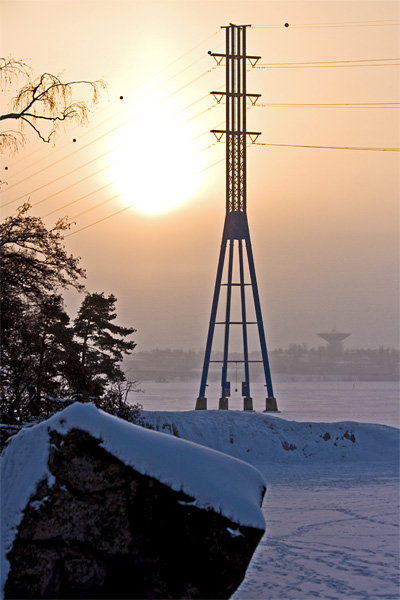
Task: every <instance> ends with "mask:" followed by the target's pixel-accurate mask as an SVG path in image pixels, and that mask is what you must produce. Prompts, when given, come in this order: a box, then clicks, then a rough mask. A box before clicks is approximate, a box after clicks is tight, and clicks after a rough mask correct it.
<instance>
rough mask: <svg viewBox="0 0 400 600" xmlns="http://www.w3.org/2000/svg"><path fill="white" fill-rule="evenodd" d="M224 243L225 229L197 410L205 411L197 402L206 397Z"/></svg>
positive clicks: (224, 249) (202, 405)
mask: <svg viewBox="0 0 400 600" xmlns="http://www.w3.org/2000/svg"><path fill="white" fill-rule="evenodd" d="M226 242H227V239H226V235H225V227H224V233H223V235H222V243H221V250H220V253H219V260H218V268H217V277H216V280H215V288H214V297H213V302H212V307H211V317H210V324H209V327H208V334H207V344H206V351H205V354H204V363H203V372H202V375H201V383H200V393H199V398H198V401H197V402H196V409H197V410H204V409H207V402H205V403H204V402H199V401H200V400H202V399H205V395H206V385H207V377H208V369H209V366H210V356H211V348H212V342H213V337H214V329H215V320H216V316H217V308H218V300H219V292H220V289H221V279H222V271H223V268H224V260H225V251H226ZM204 404H205V406H204ZM198 405H199V406H198ZM200 405H201V406H200Z"/></svg>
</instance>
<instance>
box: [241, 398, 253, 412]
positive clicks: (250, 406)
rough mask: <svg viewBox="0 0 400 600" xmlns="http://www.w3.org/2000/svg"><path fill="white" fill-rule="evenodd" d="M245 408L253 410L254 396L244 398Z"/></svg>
mask: <svg viewBox="0 0 400 600" xmlns="http://www.w3.org/2000/svg"><path fill="white" fill-rule="evenodd" d="M243 410H253V398H249V397H247V396H246V398H243Z"/></svg>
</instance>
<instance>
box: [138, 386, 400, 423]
mask: <svg viewBox="0 0 400 600" xmlns="http://www.w3.org/2000/svg"><path fill="white" fill-rule="evenodd" d="M138 387H139V388H140V390H141V391H139V392H137V393H133V394H131V397H130V398H131V401H132V402H135V403H136V402H138V403H139V404H142V406H143V409H144V410H165V411H171V410H172V411H182V410H193V409H194V408H195V405H196V398H197V396H198V395H199V384H198V382H196V381H187V382H181V381H178V382H174V381H171V382H163V383H161V382H160V383H157V382H154V381H144V382H142V383H140V384H139V386H138ZM235 389H238V392H235ZM239 391H240V388H239V386H238V387H237V388H236V387H235V384H233V387H232V390H231V397H230V399H229V408H230V409H233V410H242V409H243V400H242V397H241V395H240V394H239ZM251 394H252V397H253V407H254V410H255V411H257V412H262V411H263V410H264V408H265V396H266V394H265V388H264V387H263V385H262V384H257V383H255V384H254V385H253V386H252V392H251ZM219 395H220V386H219V384H218V383H211V384H209V386H208V388H207V399H208V400H207V406H208V408H209V409H217V408H218V398H219ZM274 395H275V397H276V398H277V402H278V409H279V414H280V416H281V417H283V418H285V419H288V420H293V421H314V422H318V421H324V422H333V421H358V422H360V423H380V424H382V425H390V426H393V427H400V402H399V398H400V384H399V382H392V381H390V382H358V381H357V382H352V381H344V382H343V381H338V382H336V381H335V382H334V381H329V382H328V381H327V382H315V381H297V382H296V381H277V382H276V383H274Z"/></svg>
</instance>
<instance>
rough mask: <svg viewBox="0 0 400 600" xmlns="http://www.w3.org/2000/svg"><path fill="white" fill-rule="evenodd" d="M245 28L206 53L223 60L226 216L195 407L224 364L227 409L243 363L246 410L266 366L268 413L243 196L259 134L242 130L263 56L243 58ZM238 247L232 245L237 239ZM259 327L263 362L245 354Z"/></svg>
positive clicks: (233, 29)
mask: <svg viewBox="0 0 400 600" xmlns="http://www.w3.org/2000/svg"><path fill="white" fill-rule="evenodd" d="M247 27H249V26H248V25H233V24H230V25H229V26H226V27H224V29H225V30H226V31H225V33H226V50H225V54H217V53H213V52H209V54H210V55H211V56H213V57H214V58H215V60H216V62H217V64H221V63H222V60H223V59H224V58H225V76H226V84H225V85H226V89H225V92H211V93H212V94H213V95H214V96H215V98H216V99H217V102H220V101H221V99H222V98H223V97H224V96H225V104H226V128H225V130H218V129H213V130H211V131H212V133H214V134H215V136H216V138H217V140H218V141H219V140H221V139H222V137H223V136H224V135H225V142H226V215H225V223H224V229H223V234H222V244H221V250H220V255H219V261H218V269H217V277H216V282H215V288H214V296H213V301H212V308H211V317H210V324H209V329H208V336H207V343H206V350H205V356H204V364H203V372H202V377H201V384H200V393H199V397H198V399H197V402H196V409H197V410H199V409H206V408H207V398H206V394H205V391H206V386H207V377H208V370H209V364H210V362H221V363H222V374H221V390H222V391H221V397H220V399H219V408H220V409H227V408H228V396H229V389H228V382H227V375H228V363H237V362H241V363H243V365H244V377H245V382H243V383H244V385H243V389H242V394H243V396H244V399H243V403H244V405H243V408H244V410H253V400H252V398H251V390H250V372H249V363H250V362H262V363H263V367H264V374H265V382H266V388H267V393H268V397H267V399H266V410H277V403H276V400H275V398H274V394H273V389H272V381H271V372H270V367H269V361H268V352H267V346H266V343H265V334H264V325H263V320H262V315H261V306H260V298H259V293H258V286H257V280H256V273H255V268H254V259H253V251H252V247H251V241H250V232H249V225H248V221H247V212H246V209H247V198H246V148H247V136H249V138H250V140H251V141H252V142H254V141H255V140H256V139H257V137H258V136H259V135H260V132H252V131H247V130H246V100H247V98H250V100H251V102H252V103H255V102H256V100H257V98H258V97H259V96H260V94H248V93H247V92H246V69H247V60H249V61H250V62H251V65H252V66H254V65H255V64H256V62H257V61H258V60H259V59H260V58H261V57H260V56H248V55H246V28H247ZM236 240H237V243H236V244H235V241H236ZM227 249H228V262H227V282H226V283H222V281H221V280H222V275H223V271H224V264H225V256H226V251H227ZM235 249H237V251H238V259H239V281H238V282H233V281H232V279H233V259H234V252H235ZM244 251H246V253H247V259H248V274H249V277H250V283H245V275H244V260H243V257H244ZM221 286H226V307H225V321H222V322H220V323H217V321H216V317H217V309H218V302H219V296H220V290H221ZM246 286H251V288H252V292H253V300H254V308H255V315H256V321H255V322H249V321H247V312H246V295H245V287H246ZM234 287H236V288H238V289H239V291H240V304H241V321H231V301H232V291H233V288H234ZM250 324H251V325H257V328H258V337H259V341H260V348H261V356H262V361H250V360H249V351H248V335H247V326H248V325H250ZM215 325H224V328H225V331H224V348H223V360H222V361H210V357H211V349H212V344H213V338H214V330H215ZM231 325H241V327H242V337H243V360H242V361H236V360H233V361H230V360H229V333H230V326H231Z"/></svg>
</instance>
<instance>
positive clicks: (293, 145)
mask: <svg viewBox="0 0 400 600" xmlns="http://www.w3.org/2000/svg"><path fill="white" fill-rule="evenodd" d="M254 145H255V146H282V147H288V148H318V149H329V150H370V151H374V152H400V148H376V147H367V146H365V147H363V146H311V145H304V144H268V143H265V142H254Z"/></svg>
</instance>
